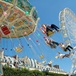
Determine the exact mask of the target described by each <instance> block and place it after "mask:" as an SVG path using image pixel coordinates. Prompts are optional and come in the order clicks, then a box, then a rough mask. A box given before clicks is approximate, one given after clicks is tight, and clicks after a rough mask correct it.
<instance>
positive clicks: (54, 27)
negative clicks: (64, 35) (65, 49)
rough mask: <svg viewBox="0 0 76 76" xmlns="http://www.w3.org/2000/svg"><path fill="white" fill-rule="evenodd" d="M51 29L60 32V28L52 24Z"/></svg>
mask: <svg viewBox="0 0 76 76" xmlns="http://www.w3.org/2000/svg"><path fill="white" fill-rule="evenodd" d="M51 28H52V29H55V30H56V31H59V27H57V26H56V25H54V24H51Z"/></svg>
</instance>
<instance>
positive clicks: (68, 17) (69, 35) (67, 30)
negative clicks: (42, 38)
mask: <svg viewBox="0 0 76 76" xmlns="http://www.w3.org/2000/svg"><path fill="white" fill-rule="evenodd" d="M59 20H60V26H61V32H62V34H63V41H64V42H65V44H71V45H72V46H73V47H75V46H76V35H75V34H76V15H75V14H74V13H73V12H72V11H71V10H70V9H69V8H65V9H63V10H62V11H61V12H60V14H59ZM70 59H71V60H72V67H71V70H70V73H69V76H71V75H74V74H76V49H74V55H73V56H71V57H70Z"/></svg>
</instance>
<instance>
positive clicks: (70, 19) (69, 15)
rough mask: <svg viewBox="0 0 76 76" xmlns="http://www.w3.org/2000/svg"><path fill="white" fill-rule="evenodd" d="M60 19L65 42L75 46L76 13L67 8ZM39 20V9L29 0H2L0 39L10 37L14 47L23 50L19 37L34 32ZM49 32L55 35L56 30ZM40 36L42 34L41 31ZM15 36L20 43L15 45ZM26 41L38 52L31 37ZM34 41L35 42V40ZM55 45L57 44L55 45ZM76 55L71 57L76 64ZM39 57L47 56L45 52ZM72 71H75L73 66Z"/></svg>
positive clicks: (0, 5)
mask: <svg viewBox="0 0 76 76" xmlns="http://www.w3.org/2000/svg"><path fill="white" fill-rule="evenodd" d="M59 19H60V26H61V32H62V34H63V39H64V42H65V44H71V45H73V46H75V45H76V43H75V41H76V35H75V32H76V30H75V28H76V26H75V24H76V18H75V14H74V13H73V12H72V11H71V10H70V9H69V8H65V9H64V10H62V11H61V12H60V14H59ZM38 20H39V18H38V15H37V11H36V10H35V7H33V6H32V5H31V4H30V3H29V2H28V0H0V39H1V38H8V39H10V40H11V42H12V44H13V49H14V50H15V51H16V52H22V50H23V46H22V44H21V40H20V39H18V38H21V37H23V38H24V39H25V36H28V35H30V34H32V33H33V32H34V31H35V30H36V27H37V23H38ZM48 33H49V35H53V34H54V33H55V32H50V31H49V32H48ZM38 36H40V34H39V33H38ZM14 38H16V39H17V40H18V43H19V44H16V45H15V43H13V40H12V39H14ZM25 41H26V43H27V45H28V46H29V47H30V48H31V50H33V52H34V53H35V54H36V52H35V50H34V48H33V45H31V44H30V41H32V40H31V38H28V40H26V39H25ZM36 42H37V43H38V45H39V46H40V43H39V41H38V40H36ZM32 43H33V44H34V42H33V41H32ZM34 46H35V44H34ZM55 46H56V45H54V47H55ZM37 48H39V47H37ZM52 48H53V47H52ZM44 49H45V48H44ZM41 50H42V48H40V51H41ZM74 51H75V50H74ZM75 55H76V52H75V54H74V55H73V56H71V57H70V58H71V60H72V61H73V64H76V63H75V62H74V61H75V60H74V59H73V58H76V56H75ZM39 58H40V59H41V60H43V59H44V58H45V57H44V54H42V55H40V56H39ZM44 63H46V60H45V61H44ZM73 64H72V66H73ZM71 72H73V67H72V71H71Z"/></svg>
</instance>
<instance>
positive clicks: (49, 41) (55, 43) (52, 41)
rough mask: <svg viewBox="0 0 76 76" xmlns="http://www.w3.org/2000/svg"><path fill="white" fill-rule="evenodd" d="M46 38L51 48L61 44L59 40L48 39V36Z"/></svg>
mask: <svg viewBox="0 0 76 76" xmlns="http://www.w3.org/2000/svg"><path fill="white" fill-rule="evenodd" d="M44 39H45V42H46V44H47V45H49V46H50V47H51V48H56V46H58V45H59V43H58V42H55V41H54V40H52V39H48V38H47V37H45V38H44Z"/></svg>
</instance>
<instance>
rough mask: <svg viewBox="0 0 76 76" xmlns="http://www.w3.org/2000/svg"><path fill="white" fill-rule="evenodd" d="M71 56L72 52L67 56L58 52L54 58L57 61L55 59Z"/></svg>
mask: <svg viewBox="0 0 76 76" xmlns="http://www.w3.org/2000/svg"><path fill="white" fill-rule="evenodd" d="M72 55H74V52H71V53H69V54H61V53H60V52H58V56H55V58H56V59H57V58H61V59H62V58H65V57H70V56H72Z"/></svg>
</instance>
